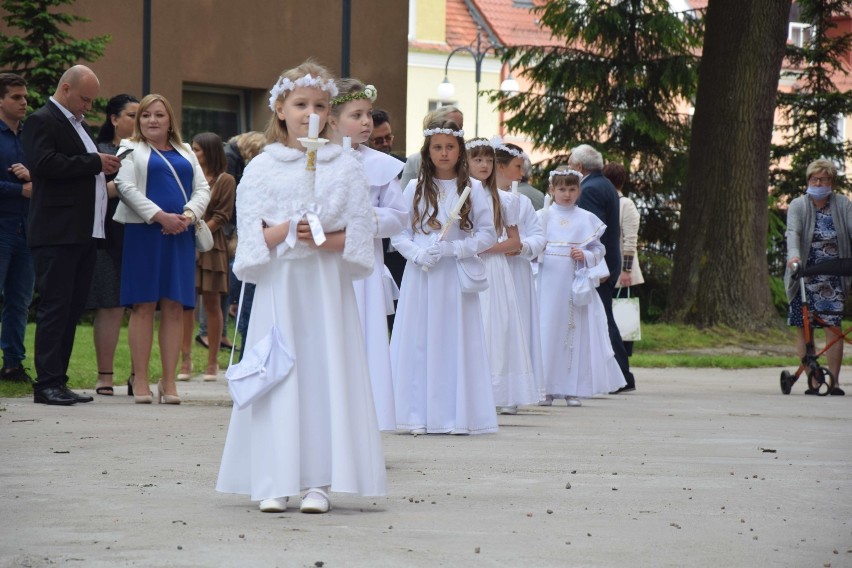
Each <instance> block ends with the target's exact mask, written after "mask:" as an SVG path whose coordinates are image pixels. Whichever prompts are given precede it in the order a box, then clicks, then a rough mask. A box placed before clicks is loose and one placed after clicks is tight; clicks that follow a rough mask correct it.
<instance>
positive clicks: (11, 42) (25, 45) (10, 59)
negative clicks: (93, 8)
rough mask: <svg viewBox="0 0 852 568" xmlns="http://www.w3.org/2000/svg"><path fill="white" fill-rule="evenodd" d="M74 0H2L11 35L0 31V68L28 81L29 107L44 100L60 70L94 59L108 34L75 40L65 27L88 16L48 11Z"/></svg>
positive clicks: (86, 19) (98, 55)
mask: <svg viewBox="0 0 852 568" xmlns="http://www.w3.org/2000/svg"><path fill="white" fill-rule="evenodd" d="M73 3H74V0H2V2H0V7H2V8H3V11H4V12H5V14H4V15H3V21H4V22H5V23H6V28H7V29H8V30H17V31H18V33H17V34H14V35H7V34H0V67H2V68H3V71H4V72H11V73H17V74H19V75H21V76H23V77H24V78H25V79H26V80H27V83H28V86H27V91H28V92H29V103H30V106H31V107H33V108H38V107H40V106H42V105H43V104H44V103H45V102H46V101H47V99H48V97H49V96H50V95H52V94H53V91H54V90H55V89H56V85H57V83H58V82H59V78H60V77H61V76H62V73H63V72H64V71H65V70H66V69H68V67H71V66H72V65H74V64H76V63H78V62H81V61H94V60H95V59H97V58H98V57H101V56H102V55H103V54H104V50H105V49H106V45H107V43H109V41H110V39H111V38H110V36H109V35H102V36H97V37H93V38H90V39H75V38H74V37H72V36H71V34H70V33H69V32H68V31H66V29H65V28H67V27H69V26H71V25H72V24H74V23H75V22H87V21H89V19H88V18H84V17H82V16H78V15H75V14H70V13H66V12H61V11H51V9H54V8H57V7H59V6H62V5H70V4H73Z"/></svg>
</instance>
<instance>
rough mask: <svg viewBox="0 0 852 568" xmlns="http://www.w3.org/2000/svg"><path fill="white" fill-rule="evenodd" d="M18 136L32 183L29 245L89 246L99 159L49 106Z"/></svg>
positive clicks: (28, 120) (58, 112) (54, 106)
mask: <svg viewBox="0 0 852 568" xmlns="http://www.w3.org/2000/svg"><path fill="white" fill-rule="evenodd" d="M83 126H84V127H85V128H88V127H87V126H86V125H85V124H84V125H83ZM22 136H23V138H22V141H23V143H24V154H25V155H26V157H27V161H28V162H29V169H30V177H31V178H32V182H33V195H32V199H31V200H30V214H29V230H28V234H27V240H28V243H29V245H30V246H31V247H38V246H52V245H70V244H85V243H87V242H90V241H91V239H92V227H93V226H94V222H95V176H96V175H97V174H98V173H100V172H101V159H100V156H98V154H97V153H94V152H89V151H87V150H86V146H85V145H84V144H83V141H82V140H80V137H79V136H78V134H77V131H76V130H75V129H74V127H73V126H72V125H71V123H70V122H68V119H67V118H66V117H65V115H64V114H62V111H61V110H60V109H59V108H58V107H57V106H56V105H55V104H53V103H52V102H48V103H47V104H46V105H44V106H43V107H41V108H40V109H38V110H37V111H35V112H34V113H33V114H32V115H30V117H29V118H28V119H27V124H26V127H25V128H24V130H23V134H22ZM93 142H94V140H93Z"/></svg>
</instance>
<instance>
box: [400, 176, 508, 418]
mask: <svg viewBox="0 0 852 568" xmlns="http://www.w3.org/2000/svg"><path fill="white" fill-rule="evenodd" d="M416 183H417V182H416V180H412V181H411V182H409V184H408V186H407V187H406V188H405V191H404V192H403V200H404V201H405V203H406V205H408V206H409V207H411V206H413V204H414V203H413V201H414V191H415V188H416ZM435 184H436V185H437V187H438V189H439V195H440V197H439V204H438V205H439V206H438V217H437V219H438V221H439V222H440V223H441V225H442V226H443V225H444V224H445V223H447V215H448V212H449V210H450V209H451V208H452V207H453V205H454V204H455V202H456V199H457V198H458V193H457V186H456V180H454V179H453V180H435ZM471 184H472V190H471V192H470V196H469V199H470V201H471V205H472V208H471V215H470V219H471V222H472V223H473V229H472V231H471V232H466V231H464V230H462V229H461V228H460V227H459V224H458V222H455V223H453V225H452V227H451V228H450V229H449V232H448V234H447V236H446V238H445V241H448V242H452V243H453V247H454V248H455V250H456V253H457V255H458V256H462V257H469V256H473V255H475V254H477V253H480V252H482V251H484V250H487V249H488V248H490V247H492V246H493V245H494V244H495V243H496V242H497V234H496V232H495V231H494V221H493V218H492V214H491V209H490V207H489V206H488V201H487V200H488V195H487V194H486V192H485V190H484V189H483V188H482V185H481V184H480V183H479V182H478V181H476V180H471ZM420 208H421V211H422V210H423V209H425V207H424V206H423V205H420ZM421 214H422V215H423V216H424V217H427V218H428V214H423V213H421ZM424 226H426V225H425V222H424ZM425 230H426V231H430V229H428V227H427V228H426V229H425ZM439 232H440V230H438V231H435V232H431V231H430V232H426V233H424V232H421V231H419V230H418V231H416V232H415V231H414V230H413V229H412V226H411V220H410V219H409V221H408V222H407V223H406V228H405V230H403V232H402V233H400V234H399V235H397V236H395V237H393V238H392V239H391V242H392V243H393V246H394V247H396V249H397V250H398V251H399V252H400V253H401V254H402V255H403V256H404V257H405V258H406V259H408V262H407V263H406V265H405V273H404V275H403V278H402V289H401V290H400V295H399V302H398V304H397V314H396V321H395V322H394V328H393V335H392V336H391V367H392V369H393V377H394V395H395V402H396V417H397V420H396V422H397V427H398V428H399V429H401V430H408V431H411V430H419V429H425V430H426V431H427V432H429V433H435V434H446V433H456V434H484V433H488V432H496V431H497V414H496V413H495V411H494V398H493V395H492V392H491V374H490V372H489V370H488V355H487V353H486V349H485V336H484V330H483V327H482V314H481V312H480V307H479V294H476V293H465V292H462V290H461V287H460V285H459V278H458V271H457V268H456V264H457V261H456V257H444V258H442V259H441V260H439V261H438V263H437V264H436V265H435V266H433V267H432V268H431V269H430V270H428V271H424V270H423V269H422V267H421V266H420V265H418V264H416V263H415V262H414V260H413V259H414V258H415V257H416V256H417V253H418V252H420V251H421V250H424V249H427V248H429V247H430V246H431V245H432V244H433V243H434V242H435V239H436V238H437V233H439Z"/></svg>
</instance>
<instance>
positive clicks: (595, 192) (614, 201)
mask: <svg viewBox="0 0 852 568" xmlns="http://www.w3.org/2000/svg"><path fill="white" fill-rule="evenodd" d="M568 163H569V165H570V166H571V167H572V168H574V169H575V170H577V171H579V172H580V173H581V174H583V179H582V180H581V182H580V189H581V193H580V199H579V200H578V201H577V206H578V207H581V208H583V209H585V210H586V211H589V212H590V213H594V214H595V215H597V216H598V218H599V219H600V220H601V221H603V222H604V223H605V224H606V231H604V234H603V237H602V238H601V242H602V243H603V245H604V247H606V257H605V260H606V266H607V268H608V269H609V278H607V279H606V280H605V281H603V282H601V284H600V286H598V296H600V298H601V301H602V302H603V305H604V310H605V311H606V322H607V327H608V328H609V339H610V342H611V343H612V350H613V352H614V353H615V360H616V361H617V362H618V366H619V367H621V372H622V373H623V374H624V380H625V381H627V384H626V385H625V386H623V387H621V388H620V389H618V390H617V391H615V392H631V391H634V390H636V382H635V380H634V378H633V373H631V372H630V363H629V362H628V360H627V351H626V350H625V349H624V342H622V341H621V333H620V332H619V331H618V326H616V325H615V318H614V317H613V316H612V291H613V289H614V288H615V283H616V282H617V281H618V277H619V275H620V274H621V246H620V242H619V241H620V239H621V226H620V224H619V221H618V218H619V203H618V192H617V191H616V190H615V187H614V186H613V185H612V183H611V182H610V181H609V180H608V179H606V178H605V177H604V176H603V174H602V173H601V170H603V165H604V164H603V156H601V153H600V152H598V151H597V150H595V149H594V148H592V147H591V146H589V145H588V144H581V145H580V146H577V147H576V148H574V149H573V150H571V158H570V159H569V160H568Z"/></svg>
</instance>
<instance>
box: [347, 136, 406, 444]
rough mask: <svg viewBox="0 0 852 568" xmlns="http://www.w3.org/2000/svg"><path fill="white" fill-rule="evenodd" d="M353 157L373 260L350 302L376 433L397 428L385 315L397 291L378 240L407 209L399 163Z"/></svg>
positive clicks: (377, 155) (362, 150)
mask: <svg viewBox="0 0 852 568" xmlns="http://www.w3.org/2000/svg"><path fill="white" fill-rule="evenodd" d="M354 155H355V156H356V157H359V158H360V159H361V163H362V164H363V165H364V172H365V173H366V174H367V180H368V181H369V183H370V204H371V205H372V206H373V215H372V229H373V237H374V238H373V257H374V258H375V267H374V268H373V272H372V273H371V274H370V275H369V276H368V277H367V278H365V279H363V280H355V282H353V285H354V287H355V299H356V300H357V302H358V313H359V315H360V316H361V327H362V328H363V329H364V343H365V346H366V349H367V365H368V366H369V368H370V381H371V382H372V385H373V402H374V403H375V405H376V417H377V419H378V421H379V429H380V430H396V414H395V412H394V402H393V376H392V375H391V364H390V347H389V345H388V320H387V316H389V315H390V314H392V313H393V301H394V300H395V299H396V298H397V297H399V289H398V288H397V287H396V283H395V282H394V281H393V277H392V276H391V274H390V271H389V270H388V269H387V267H386V266H385V261H384V253H383V251H382V239H383V238H389V237H392V236H394V235H395V234H397V233H399V232H400V231H401V230H402V229H403V227H404V226H405V223H406V221H408V209H407V208H406V207H405V203H403V201H402V190H401V189H400V187H399V180H397V179H396V176H398V175H399V172H400V171H402V166H403V163H402V162H400V161H399V160H397V159H396V158H394V157H393V156H390V155H388V154H384V153H382V152H378V151H376V150H373V149H372V148H369V147H367V146H364V145H363V144H362V145H360V146H358V148H357V150H356V152H355V153H354Z"/></svg>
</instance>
